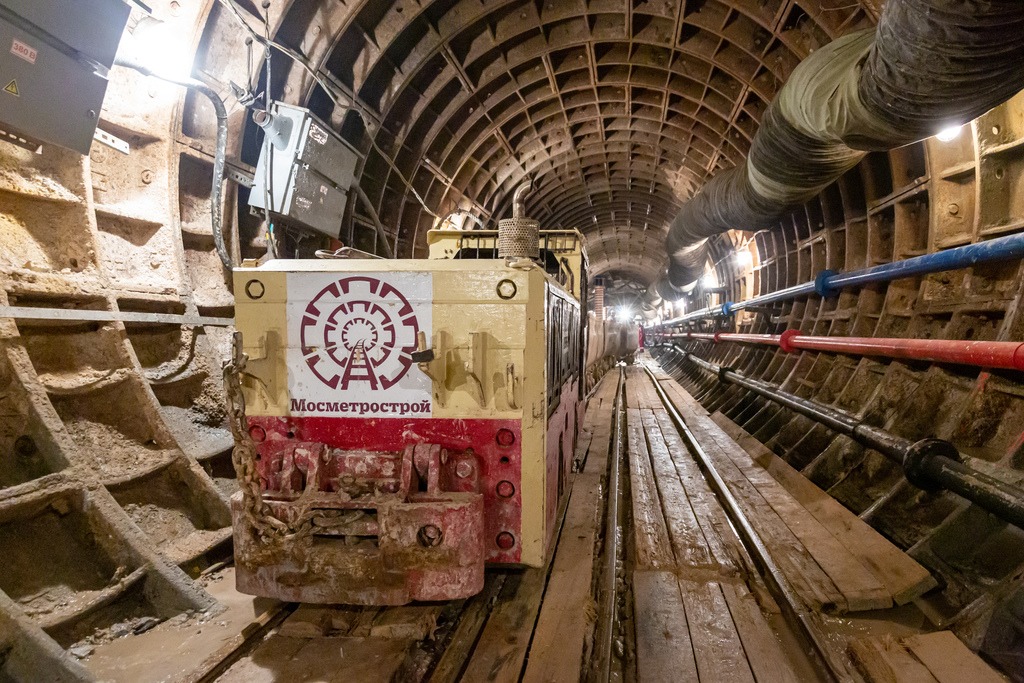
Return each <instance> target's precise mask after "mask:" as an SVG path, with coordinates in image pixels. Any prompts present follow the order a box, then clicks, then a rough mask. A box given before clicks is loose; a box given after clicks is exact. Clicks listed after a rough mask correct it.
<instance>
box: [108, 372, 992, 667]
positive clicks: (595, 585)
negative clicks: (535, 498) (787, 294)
mask: <svg viewBox="0 0 1024 683" xmlns="http://www.w3.org/2000/svg"><path fill="white" fill-rule="evenodd" d="M670 365H671V364H670ZM573 469H574V475H573V476H574V481H573V486H572V489H571V493H570V495H569V496H568V497H567V499H566V500H565V501H564V502H563V505H562V508H561V510H560V511H559V514H558V519H559V525H558V527H557V529H556V533H557V534H558V540H557V545H556V550H555V552H554V554H553V556H552V559H551V560H550V561H549V562H548V563H547V565H546V566H544V567H541V568H535V569H533V568H531V569H525V570H522V569H497V570H491V571H489V572H488V574H487V578H486V582H485V585H484V589H483V590H482V591H481V592H480V593H479V594H477V595H475V596H473V597H471V598H468V599H464V600H455V601H449V602H437V603H415V604H411V605H405V606H401V607H388V608H379V607H346V606H321V605H299V604H295V603H283V602H274V601H270V602H264V603H259V602H258V601H255V602H252V603H251V604H252V606H253V607H254V608H256V609H255V610H254V612H258V614H259V615H258V616H257V617H255V618H253V617H251V616H250V617H249V618H248V619H247V620H244V621H243V622H242V623H240V624H239V625H238V626H237V629H236V632H235V634H234V635H233V636H232V637H230V638H228V639H226V640H225V641H224V642H223V644H222V645H221V646H220V647H219V648H217V649H216V651H214V652H211V653H208V654H207V655H206V656H205V658H200V659H201V664H200V665H199V666H198V667H193V668H192V669H191V670H190V671H188V672H187V673H186V674H185V675H184V676H182V677H178V678H177V679H175V680H180V681H183V682H187V683H212V682H214V681H219V682H221V683H262V682H263V681H267V682H270V681H279V680H318V681H319V680H323V681H353V680H358V681H436V682H439V683H447V682H449V681H459V680H465V681H529V682H535V681H536V682H541V681H570V680H585V681H629V680H640V681H670V680H680V679H681V678H685V679H687V680H696V681H705V682H710V681H721V680H737V681H749V682H750V683H762V682H766V681H771V682H772V683H776V682H777V681H783V682H785V681H793V682H794V683H795V682H796V681H807V680H820V681H875V680H897V681H898V680H904V679H905V676H906V673H907V672H901V671H899V670H898V667H899V666H900V662H904V663H905V661H906V659H907V657H910V656H911V654H912V655H913V657H915V658H916V659H915V661H918V662H919V663H920V664H919V666H921V667H924V668H925V669H927V670H928V671H931V672H932V673H934V674H936V675H935V676H934V677H935V678H937V679H939V680H942V678H941V676H942V675H945V674H948V673H949V667H951V666H955V667H959V668H958V669H957V671H969V672H970V675H971V680H973V681H981V682H987V681H995V680H998V679H997V678H995V674H994V673H993V672H992V670H991V669H989V668H988V666H987V665H986V664H985V663H984V662H982V660H980V659H979V658H978V657H977V656H976V655H974V654H973V653H971V652H970V651H969V650H967V648H966V647H965V646H963V644H962V643H961V641H959V640H958V639H956V637H955V636H953V635H952V633H950V632H949V631H943V630H936V627H935V626H932V625H930V624H928V623H927V621H926V620H925V619H924V618H923V617H921V616H920V615H921V613H920V612H919V611H918V609H917V607H916V605H915V601H917V600H918V599H919V598H920V596H922V595H923V594H924V593H926V592H927V591H928V590H930V589H931V588H932V587H934V586H935V585H936V583H935V580H934V579H933V578H932V576H931V575H930V573H929V572H928V571H927V570H926V569H925V568H924V567H922V566H921V565H919V564H918V563H917V562H916V561H915V560H914V559H913V558H912V557H910V556H909V555H907V554H906V553H905V552H903V551H902V550H901V549H899V548H897V547H896V546H894V545H892V544H891V543H890V542H889V541H888V540H886V539H885V538H883V537H882V536H880V535H879V534H877V532H875V531H874V530H873V529H871V528H870V527H869V526H868V525H867V524H866V523H864V522H863V521H861V520H859V519H858V518H857V517H856V516H855V515H853V514H852V513H851V512H850V511H849V510H847V509H846V508H843V507H842V506H841V505H840V504H839V503H837V502H836V501H835V500H834V499H832V498H831V497H829V496H828V494H826V493H824V492H823V491H821V490H820V489H818V488H817V487H816V486H814V484H813V483H811V482H810V481H808V480H807V479H806V478H804V477H803V475H801V474H799V473H798V472H797V471H796V470H793V469H792V468H789V467H788V465H786V464H785V463H784V462H782V461H781V460H780V459H779V458H777V457H776V456H774V454H772V453H771V452H769V451H767V450H766V449H765V448H764V446H763V445H761V444H760V443H759V442H756V441H755V440H753V439H752V438H751V437H750V436H749V435H747V434H746V433H745V432H743V430H742V429H740V428H739V427H737V426H736V425H735V424H733V423H731V422H729V420H728V419H726V418H724V416H722V415H720V414H714V415H711V414H708V412H707V411H705V410H704V409H703V408H702V406H701V405H700V404H699V403H697V401H696V400H695V399H694V398H693V397H692V396H690V395H689V394H688V393H687V392H686V391H685V390H684V389H683V388H682V386H681V385H679V384H678V383H677V382H676V381H675V380H674V379H673V378H672V377H671V376H670V375H668V374H666V372H665V370H664V369H663V368H662V367H661V366H659V365H658V364H657V363H655V362H654V361H653V359H651V358H650V357H647V356H643V357H641V359H640V362H639V363H638V364H637V365H635V366H630V367H623V366H620V367H619V368H618V369H617V370H616V371H613V372H610V373H608V374H607V375H606V377H605V378H604V379H603V380H602V382H601V384H600V385H598V387H597V389H596V390H595V392H594V393H593V394H592V395H591V397H590V406H589V409H588V412H587V417H586V420H585V422H584V425H583V429H582V431H581V434H580V439H579V447H578V449H577V452H576V454H575V463H574V468H573ZM220 574H222V579H223V582H222V584H221V585H222V587H229V586H230V585H231V581H230V577H231V574H232V568H231V567H227V568H225V569H222V570H220ZM242 597H246V596H242ZM249 599H250V600H251V598H249ZM247 609H248V608H247ZM250 614H252V612H250ZM914 615H917V616H918V617H920V618H919V619H917V620H916V621H915V617H914ZM217 618H218V617H216V616H214V617H212V618H211V620H215V619H217ZM163 627H164V625H161V626H160V627H158V629H154V631H158V630H159V628H163ZM198 627H201V628H203V629H209V628H210V624H209V622H205V623H200V624H198ZM149 635H150V634H143V635H142V636H138V637H139V638H146V637H148V636H149ZM154 642H156V643H159V642H161V641H159V640H155V641H154ZM894 667H896V668H894ZM928 667H932V668H930V669H929V668H928ZM944 667H945V668H944ZM135 674H137V672H134V673H133V675H134V679H136V680H137V679H138V677H137V675H135ZM109 678H110V679H111V680H131V679H133V678H132V676H128V675H127V674H125V675H122V676H111V677H109Z"/></svg>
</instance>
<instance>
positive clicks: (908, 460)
mask: <svg viewBox="0 0 1024 683" xmlns="http://www.w3.org/2000/svg"><path fill="white" fill-rule="evenodd" d="M935 457H943V458H949V459H950V460H955V461H956V462H963V456H962V455H960V451H958V450H957V449H956V446H954V445H953V444H951V443H950V442H948V441H944V440H942V439H921V440H920V441H918V442H917V443H914V444H912V445H911V446H910V447H909V448H908V449H907V450H906V452H904V454H903V476H905V477H906V478H907V481H909V482H910V483H911V484H913V485H914V486H916V487H917V488H919V489H924V490H925V491H938V490H940V489H941V487H939V486H936V485H935V483H934V482H932V481H930V480H929V479H928V476H927V475H926V474H925V471H924V470H925V465H926V464H927V463H928V462H929V461H930V460H931V459H932V458H935Z"/></svg>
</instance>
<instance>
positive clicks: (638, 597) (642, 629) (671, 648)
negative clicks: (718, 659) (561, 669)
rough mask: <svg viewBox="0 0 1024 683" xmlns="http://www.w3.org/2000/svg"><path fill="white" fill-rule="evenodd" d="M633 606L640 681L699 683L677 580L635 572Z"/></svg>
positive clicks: (665, 575)
mask: <svg viewBox="0 0 1024 683" xmlns="http://www.w3.org/2000/svg"><path fill="white" fill-rule="evenodd" d="M633 603H634V613H635V615H636V617H635V618H636V670H637V680H639V681H643V682H644V683H661V682H664V683H674V682H675V681H696V680H697V663H696V660H695V659H694V653H693V644H692V642H691V640H690V631H689V627H688V626H687V623H686V612H685V608H684V607H683V600H682V596H681V595H680V593H679V584H678V583H677V582H676V577H675V576H673V575H672V574H670V573H669V572H648V571H638V572H634V573H633ZM563 680H569V679H563ZM573 680H575V679H573Z"/></svg>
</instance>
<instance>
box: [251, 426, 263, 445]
mask: <svg viewBox="0 0 1024 683" xmlns="http://www.w3.org/2000/svg"><path fill="white" fill-rule="evenodd" d="M249 436H251V437H252V440H253V441H255V442H256V443H262V442H263V441H264V440H265V439H266V438H267V432H266V430H264V429H263V427H260V426H259V425H254V426H252V427H249Z"/></svg>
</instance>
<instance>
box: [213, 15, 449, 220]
mask: <svg viewBox="0 0 1024 683" xmlns="http://www.w3.org/2000/svg"><path fill="white" fill-rule="evenodd" d="M220 2H221V4H222V5H224V6H225V7H227V8H228V9H229V10H230V11H231V14H232V15H233V16H234V17H235V19H236V21H238V23H239V24H241V25H242V26H243V27H244V28H245V30H246V31H248V32H249V35H250V36H251V37H252V38H253V40H255V41H257V42H259V43H261V44H262V45H264V46H265V47H266V48H267V57H266V59H267V63H268V74H269V63H270V52H271V50H270V48H274V49H275V50H278V51H280V52H281V53H283V54H284V55H285V56H287V57H289V58H291V60H292V61H294V62H295V63H296V64H298V65H299V66H301V67H302V68H303V69H305V71H306V72H307V73H308V74H309V75H310V76H311V77H312V78H313V80H314V81H315V82H316V84H317V85H319V86H320V87H321V88H322V89H323V91H324V92H325V93H326V94H327V96H328V97H330V98H331V101H333V102H334V104H336V105H337V106H339V107H341V108H342V109H345V110H346V111H353V112H355V113H356V114H357V115H358V116H359V118H361V119H362V120H363V124H364V125H365V126H366V128H367V137H369V139H370V145H371V146H372V147H373V149H374V150H375V151H376V152H377V154H379V155H380V156H381V157H382V158H383V159H384V161H385V162H386V163H387V165H388V166H389V167H390V168H391V170H392V171H393V172H394V173H395V175H397V176H398V178H399V179H400V180H401V181H402V184H403V185H405V187H406V189H408V190H409V192H411V193H412V195H413V196H414V197H415V198H416V201H417V202H419V205H420V206H421V207H422V208H423V211H424V212H426V213H427V214H428V215H430V216H431V217H433V218H435V219H437V220H441V217H440V216H439V215H438V214H437V213H436V212H435V211H434V210H432V209H431V208H430V207H429V206H427V203H426V201H424V199H423V197H422V196H420V193H419V192H417V191H416V188H415V187H413V185H412V183H411V182H410V181H409V179H408V178H406V177H405V174H403V173H402V172H401V171H400V170H399V168H398V166H396V165H395V163H394V161H392V160H391V157H390V155H388V154H387V153H385V152H384V150H383V149H381V147H380V145H378V144H377V139H376V135H374V134H373V133H371V131H370V128H371V126H372V125H373V117H372V116H371V115H370V114H369V112H367V111H366V109H365V108H364V107H363V106H362V104H360V103H359V102H357V101H356V98H355V97H354V96H353V97H352V98H351V99H350V101H348V102H347V103H346V102H343V101H342V98H341V97H339V96H338V95H337V94H336V93H335V91H334V88H332V87H331V86H330V85H328V82H327V81H325V80H324V78H323V77H322V76H321V75H320V72H319V70H318V69H315V68H314V67H313V66H311V65H310V64H309V62H308V61H307V60H306V59H305V58H304V57H303V56H302V55H300V54H299V53H298V52H296V51H295V50H292V49H291V48H290V47H287V46H285V45H281V44H280V43H277V42H275V41H274V40H272V39H271V38H270V22H269V21H268V20H267V19H266V18H264V17H260V19H261V20H262V21H263V24H264V26H265V27H266V36H261V35H260V34H258V33H256V31H255V30H253V28H252V27H251V26H250V25H249V24H248V23H247V22H246V21H245V18H244V17H242V14H241V10H240V9H239V8H238V6H237V5H236V4H235V2H234V0H220ZM269 89H270V80H269V78H268V79H267V90H268V99H269ZM381 130H384V126H383V125H381V126H377V132H380V131H381Z"/></svg>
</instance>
